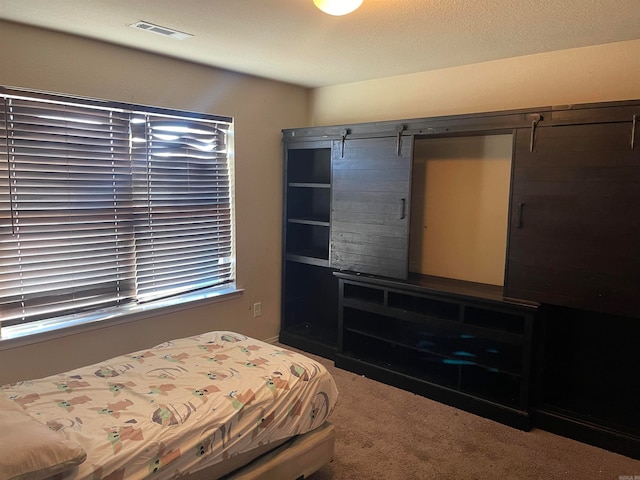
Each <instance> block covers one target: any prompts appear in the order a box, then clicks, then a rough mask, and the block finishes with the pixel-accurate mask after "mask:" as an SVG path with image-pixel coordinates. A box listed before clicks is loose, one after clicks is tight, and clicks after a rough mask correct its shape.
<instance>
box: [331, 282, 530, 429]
mask: <svg viewBox="0 0 640 480" xmlns="http://www.w3.org/2000/svg"><path fill="white" fill-rule="evenodd" d="M335 276H336V277H338V280H339V287H340V292H341V295H340V299H339V311H340V317H339V325H340V339H339V344H338V354H337V355H336V359H337V360H336V363H337V365H338V366H341V367H342V368H352V367H353V366H354V365H358V364H360V363H361V364H362V365H363V368H364V369H366V370H367V371H368V372H373V375H374V378H376V377H375V376H376V375H378V374H379V375H380V379H381V381H388V379H389V376H392V375H393V374H394V372H395V374H397V375H398V381H400V383H401V384H402V385H405V386H403V388H411V386H414V387H416V388H417V390H420V391H422V388H423V387H422V386H421V385H423V384H425V385H427V384H428V385H429V387H428V388H427V389H426V391H427V392H431V391H436V392H438V394H439V395H440V394H443V392H446V393H445V394H444V400H443V399H440V401H447V402H449V403H452V404H457V403H458V400H460V401H461V402H462V404H463V405H466V404H467V403H468V402H469V399H471V398H472V399H474V400H473V402H471V404H473V405H475V406H479V405H481V404H482V405H484V406H482V407H480V410H481V411H483V412H485V413H484V414H486V415H487V416H490V417H492V418H495V419H500V418H508V419H510V420H508V423H510V424H513V425H514V426H518V428H525V429H526V428H528V425H529V422H528V421H524V422H523V421H522V420H523V418H524V419H528V418H529V416H530V398H529V396H530V395H529V393H530V383H531V378H530V377H531V341H532V332H533V319H534V315H535V313H536V310H537V307H536V306H534V305H515V304H511V303H508V302H505V301H501V300H498V298H497V297H496V296H494V295H493V293H491V292H492V289H491V288H489V289H485V287H484V286H479V292H480V295H481V296H473V295H472V294H471V293H472V292H473V290H474V287H475V285H473V284H469V283H465V282H460V281H457V282H454V283H452V284H450V285H449V286H450V288H449V289H448V291H443V290H435V289H433V288H432V287H433V284H437V283H438V282H437V281H435V279H428V280H429V282H427V283H429V284H430V285H429V286H428V287H425V282H426V280H425V279H424V278H420V279H419V280H418V281H416V282H411V281H408V282H405V283H404V284H403V283H402V282H400V281H397V280H386V279H383V278H380V277H368V276H362V275H357V274H350V273H344V272H336V273H335ZM443 283H445V284H448V283H449V282H447V281H446V279H444V280H443ZM403 287H404V288H403ZM487 297H488V298H487ZM407 379H413V380H412V381H407ZM436 387H438V388H436ZM434 388H435V390H434ZM442 389H444V390H442ZM418 393H420V392H418ZM427 395H428V393H427ZM456 396H457V397H456ZM483 402H484V403H483ZM514 411H518V412H520V413H517V414H514Z"/></svg>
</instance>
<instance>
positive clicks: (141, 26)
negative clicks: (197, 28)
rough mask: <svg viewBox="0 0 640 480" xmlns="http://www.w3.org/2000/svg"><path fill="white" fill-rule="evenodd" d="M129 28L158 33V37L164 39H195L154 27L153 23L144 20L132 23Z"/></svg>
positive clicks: (164, 28)
mask: <svg viewBox="0 0 640 480" xmlns="http://www.w3.org/2000/svg"><path fill="white" fill-rule="evenodd" d="M129 26H130V27H131V28H137V29H138V30H144V31H145V32H151V33H156V34H158V35H162V36H163V37H171V38H175V39H176V40H184V39H185V38H190V37H193V35H191V34H190V33H184V32H179V31H178V30H173V29H171V28H167V27H161V26H160V25H154V24H153V23H149V22H144V21H142V20H140V21H139V22H136V23H132V24H131V25H129Z"/></svg>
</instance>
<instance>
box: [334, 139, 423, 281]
mask: <svg viewBox="0 0 640 480" xmlns="http://www.w3.org/2000/svg"><path fill="white" fill-rule="evenodd" d="M412 151H413V137H403V138H402V139H401V141H400V145H398V139H397V138H396V137H387V138H366V139H354V140H346V141H345V142H344V144H343V142H342V141H335V142H334V144H333V148H332V165H333V166H332V191H331V247H330V265H331V267H333V268H337V269H340V270H351V271H355V272H361V273H370V274H374V275H381V276H387V277H394V278H406V277H407V272H408V251H409V248H408V247H409V205H410V204H411V202H410V198H409V194H410V186H411V180H410V179H411V161H412Z"/></svg>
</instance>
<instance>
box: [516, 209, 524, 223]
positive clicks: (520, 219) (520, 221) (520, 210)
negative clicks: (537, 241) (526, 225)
mask: <svg viewBox="0 0 640 480" xmlns="http://www.w3.org/2000/svg"><path fill="white" fill-rule="evenodd" d="M523 211H524V203H519V204H518V210H517V214H516V228H522V214H523Z"/></svg>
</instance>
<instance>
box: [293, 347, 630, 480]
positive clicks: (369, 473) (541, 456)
mask: <svg viewBox="0 0 640 480" xmlns="http://www.w3.org/2000/svg"><path fill="white" fill-rule="evenodd" d="M286 348H291V347H286ZM292 350H295V349H292ZM303 353H304V352H303ZM306 355H308V356H310V357H312V358H314V359H316V360H318V361H320V362H321V363H322V364H324V365H325V366H326V367H327V368H328V369H329V371H330V372H331V373H332V375H333V376H334V378H335V381H336V383H337V386H338V389H339V391H340V398H339V400H338V404H337V406H336V408H335V410H334V412H333V414H332V416H331V421H332V422H333V424H334V425H335V428H336V446H335V455H334V460H333V462H332V463H330V464H329V465H326V466H325V467H323V468H322V469H321V470H319V471H317V472H316V473H314V474H313V475H312V476H311V477H309V480H351V479H353V480H370V479H385V480H395V479H416V480H431V479H433V480H501V479H509V480H626V479H627V478H631V479H633V478H634V477H636V476H637V477H636V478H640V460H634V459H631V458H629V457H626V456H623V455H619V454H616V453H612V452H609V451H606V450H603V449H600V448H597V447H594V446H591V445H587V444H584V443H581V442H578V441H575V440H571V439H568V438H564V437H561V436H558V435H554V434H552V433H549V432H546V431H543V430H537V429H534V430H532V431H529V432H523V431H520V430H517V429H514V428H511V427H508V426H505V425H502V424H500V423H497V422H494V421H492V420H488V419H485V418H482V417H478V416H476V415H473V414H471V413H467V412H464V411H461V410H458V409H456V408H453V407H450V406H447V405H444V404H441V403H438V402H435V401H432V400H430V399H428V398H424V397H422V396H419V395H415V394H413V393H410V392H407V391H404V390H401V389H398V388H395V387H391V386H389V385H385V384H382V383H379V382H377V381H374V380H371V379H369V378H365V377H363V376H359V375H356V374H353V373H350V372H347V371H345V370H342V369H338V368H336V367H335V366H334V364H333V362H332V361H330V360H327V359H324V358H321V357H317V356H314V355H310V354H306Z"/></svg>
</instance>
